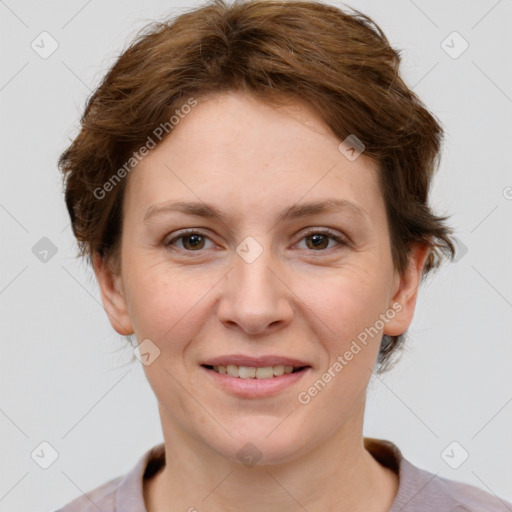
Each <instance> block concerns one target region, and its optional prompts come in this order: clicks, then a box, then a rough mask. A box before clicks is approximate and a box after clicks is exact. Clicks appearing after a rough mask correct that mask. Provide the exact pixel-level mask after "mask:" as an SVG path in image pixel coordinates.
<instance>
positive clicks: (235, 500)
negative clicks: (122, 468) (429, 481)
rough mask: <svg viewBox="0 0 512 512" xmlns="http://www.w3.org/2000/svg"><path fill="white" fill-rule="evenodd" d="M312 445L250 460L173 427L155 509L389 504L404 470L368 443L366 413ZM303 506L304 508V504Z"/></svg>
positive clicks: (152, 496)
mask: <svg viewBox="0 0 512 512" xmlns="http://www.w3.org/2000/svg"><path fill="white" fill-rule="evenodd" d="M362 412H363V414H361V415H358V417H357V419H356V420H352V422H351V424H345V425H344V426H343V428H341V429H339V430H338V431H337V432H335V433H334V435H332V436H331V437H330V438H329V439H328V440H327V441H326V442H324V443H323V444H321V445H320V446H318V447H315V448H314V449H313V450H311V451H310V452H308V453H306V454H304V455H302V456H300V457H295V458H293V459H292V460H290V461H289V462H286V463H282V464H267V465H255V466H252V467H250V468H249V467H246V466H244V465H243V464H240V463H239V462H233V461H230V460H228V459H226V458H224V457H222V456H220V455H219V454H217V453H214V452H212V451H211V449H210V448H209V447H205V446H204V444H201V443H200V442H199V441H197V440H191V439H190V436H188V435H187V433H186V432H183V431H180V430H176V429H172V430H171V429H165V430H164V440H165V456H166V464H165V467H164V468H163V469H162V470H161V471H160V472H159V473H158V474H157V475H155V476H154V477H153V478H152V479H151V480H150V481H149V482H147V484H146V487H145V489H144V491H145V500H146V504H147V505H146V508H147V510H148V512H156V511H157V510H158V511H159V510H168V511H170V512H174V511H175V510H176V511H178V510H181V511H183V510H190V511H191V512H193V511H194V510H196V511H200V512H203V511H204V512H206V511H209V512H220V511H225V512H231V511H235V510H236V511H240V510H242V511H243V510H251V512H260V511H261V512H263V511H265V512H267V511H268V510H279V511H282V512H287V511H296V510H299V509H300V508H302V509H303V510H304V509H305V510H308V511H310V512H312V511H317V510H318V511H319V510H344V511H350V512H363V511H364V512H387V511H389V509H390V508H391V505H392V503H393V500H394V498H395V496H396V493H397V490H398V477H397V475H396V474H395V473H394V472H393V471H391V470H390V469H388V468H385V467H384V466H382V465H381V464H379V463H378V462H377V461H376V460H375V459H374V458H373V457H372V455H371V454H370V453H369V452H368V451H367V450H366V449H365V447H364V442H363V437H362V417H363V416H364V407H363V411H362ZM298 507H299V508H298Z"/></svg>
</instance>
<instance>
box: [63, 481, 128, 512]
mask: <svg viewBox="0 0 512 512" xmlns="http://www.w3.org/2000/svg"><path fill="white" fill-rule="evenodd" d="M122 480H123V477H122V476H119V477H117V478H113V479H112V480H109V481H108V482H106V483H104V484H102V485H100V486H99V487H96V489H93V490H92V491H89V492H87V493H85V494H82V495H81V496H79V497H78V498H75V499H74V500H73V501H70V502H69V503H68V504H67V505H64V506H63V507H62V508H60V509H59V510H57V511H56V512H98V509H99V510H101V511H102V512H113V511H114V510H115V496H116V492H117V489H118V488H119V484H120V483H121V481H122Z"/></svg>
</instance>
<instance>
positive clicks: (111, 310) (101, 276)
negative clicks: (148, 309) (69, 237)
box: [93, 254, 134, 336]
mask: <svg viewBox="0 0 512 512" xmlns="http://www.w3.org/2000/svg"><path fill="white" fill-rule="evenodd" d="M114 266H115V267H118V265H113V263H112V262H111V261H110V260H109V259H108V258H102V257H101V256H100V255H99V254H95V255H94V256H93V268H94V273H95V274H96V279H97V280H98V284H99V287H100V292H101V300H102V302H103V307H104V308H105V312H106V313H107V316H108V319H109V320H110V323H111V325H112V327H113V328H114V329H115V330H116V331H117V332H118V333H119V334H121V335H123V336H127V335H129V334H133V332H134V331H133V326H132V322H131V319H130V315H129V314H128V308H127V304H126V299H125V296H124V290H123V287H122V280H121V274H120V272H118V271H117V270H115V269H114Z"/></svg>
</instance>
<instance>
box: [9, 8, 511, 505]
mask: <svg viewBox="0 0 512 512" xmlns="http://www.w3.org/2000/svg"><path fill="white" fill-rule="evenodd" d="M333 3H334V2H333ZM347 3H348V5H351V6H353V7H355V8H356V9H360V10H362V11H363V12H365V13H366V14H369V15H370V16H371V17H372V18H373V19H374V20H375V21H376V22H377V23H378V24H379V25H380V26H381V27H382V29H383V30H384V32H385V33H386V35H387V36H388V37H389V39H390V41H391V43H392V44H393V45H394V46H395V47H398V48H401V49H403V58H404V61H403V67H402V73H403V76H404V78H405V79H406V82H407V83H408V84H409V86H411V87H412V88H413V89H414V91H415V92H417V93H418V94H419V96H420V98H421V99H422V100H423V101H424V102H425V103H426V105H427V106H428V107H429V108H430V109H431V110H432V111H433V112H434V113H435V114H436V115H437V116H438V117H439V119H440V120H441V122H442V124H443V126H444V128H445V130H446V142H445V145H444V151H443V158H442V164H441V168H440V171H439V174H438V176H437V178H436V181H435V185H434V188H433V198H432V203H433V205H434V207H435V208H436V211H437V212H438V213H439V214H445V213H449V214H452V218H451V224H452V225H453V226H454V228H455V229H456V230H457V237H458V238H459V239H460V241H461V243H462V244H463V245H461V246H460V249H461V250H460V251H459V254H458V258H459V259H458V261H457V262H456V263H454V264H451V265H445V266H444V267H443V268H442V269H441V271H439V272H438V274H437V275H436V276H434V277H433V278H431V279H430V281H429V282H427V283H426V284H425V285H424V286H423V287H422V289H421V290H420V296H419V300H418V304H417V310H416V315H415V318H414V322H413V325H412V326H411V329H410V330H409V342H408V345H407V350H406V352H405V353H404V355H403V357H402V359H401V361H400V363H399V364H398V366H397V367H396V368H395V369H394V371H392V372H391V373H390V374H388V375H386V376H382V377H380V378H374V379H373V380H372V382H371V386H370V392H369V397H368V406H367V414H366V425H365V432H364V433H365V435H366V436H372V437H378V438H384V439H389V440H391V441H393V442H395V443H396V444H398V446H399V447H400V448H401V449H402V451H403V453H404V455H405V456H406V458H408V459H409V460H410V461H412V462H413V463H414V464H416V465H418V466H420V467H423V468H425V469H428V470H429V471H432V472H433V473H436V474H439V475H440V476H444V477H447V478H451V479H455V480H460V481H463V482H467V483H470V484H473V485H476V486H477V487H480V488H482V489H484V490H486V491H487V492H491V493H496V494H497V495H499V496H501V497H502V498H503V499H507V500H509V501H511V500H512V462H511V461H512V436H511V435H510V432H511V425H512V372H511V369H512V368H511V367H512V364H511V361H512V339H511V335H510V325H511V320H512V273H511V272H510V262H511V261H512V242H511V237H510V234H511V230H510V219H511V217H512V172H511V168H512V166H511V156H510V145H511V142H510V141H511V135H512V133H511V132H512V129H511V123H510V117H511V114H512V99H511V97H512V73H511V66H510V51H509V50H510V48H511V47H512V32H510V31H509V30H508V31H507V29H509V27H510V24H511V21H512V2H511V1H510V0H508V1H507V0H501V1H496V0H485V1H472V2H468V1H462V0H460V1H452V2H444V1H440V0H437V1H429V2H427V1H425V0H422V1H420V0H416V1H414V2H413V1H412V0H393V1H386V2H378V1H374V2H371V1H362V0H354V1H352V2H347ZM193 5H196V4H195V3H194V2H186V1H185V0H183V1H182V2H175V1H167V2H166V1H156V0H155V1H149V0H147V1H144V0H138V1H135V0H131V1H127V0H124V1H121V0H115V1H114V0H111V1H108V2H99V1H98V0H89V1H69V0H68V1H64V0H60V1H57V0H54V1H46V2H36V1H17V2H16V1H14V0H6V1H0V38H1V41H0V48H2V51H1V55H0V59H1V60H0V109H1V110H0V112H1V116H0V130H1V134H0V173H1V184H2V186H1V188H0V225H1V235H2V243H1V244H0V257H1V261H0V269H1V270H0V307H1V323H0V326H1V329H2V339H1V358H0V365H1V368H0V390H1V391H0V393H1V396H0V431H1V441H0V475H1V476H0V511H9V512H13V511H15V512H16V511H34V512H35V511H36V510H37V511H42V510H48V511H51V510H55V509H56V508H58V507H59V506H61V505H63V504H64V503H66V502H68V501H70V500H71V499H72V498H74V497H75V496H77V495H78V494H80V493H81V492H84V491H88V490H90V489H92V488H94V487H96V486H98V485H100V484H101V483H103V482H105V481H106V480H108V479H111V478H113V477H115V476H118V475H120V474H123V473H125V472H126V471H128V470H129V469H131V468H132V467H133V465H134V464H135V462H136V461H137V460H138V458H139V457H140V456H141V455H142V453H143V452H144V451H145V450H147V449H148V448H150V447H151V446H153V445H154V444H156V443H159V442H161V440H162V435H161V428H160V422H159V417H158V414H157V408H156V399H155V398H154V396H153V394H152V391H151V389H150V388H149V385H148V384H147V382H146V380H145V377H144V374H143V371H142V369H141V365H140V363H139V362H138V361H137V360H136V359H134V358H133V354H132V351H131V348H130V346H129V345H127V344H126V343H125V341H124V340H123V339H122V338H121V337H120V336H119V335H117V334H116V333H115V331H114V330H113V329H112V328H111V327H110V324H109V323H108V320H107V317H106V315H105V313H104V311H103V307H102V305H101V301H100V296H99V292H98V288H97V285H96V283H95V281H94V278H93V274H92V271H90V270H89V269H88V268H87V267H86V265H85V263H82V262H80V261H78V260H77V259H76V258H75V249H76V247H75V243H74V239H73V237H72V233H71V230H70V227H69V220H68V217H67V212H66V210H65V206H64V201H63V197H62V191H61V184H60V176H59V173H58V171H57V168H56V161H57V158H58V156H59V155H60V153H61V152H62V150H63V149H64V148H65V147H66V145H67V144H68V142H69V137H73V136H74V135H76V133H77V127H78V120H79V116H80V114H81V112H82V110H83V106H84V102H85V99H86V97H87V96H88V94H89V93H90V91H91V90H92V89H94V88H95V87H96V86H97V85H98V83H99V81H100V79H101V77H102V76H103V74H104V73H105V72H106V70H107V69H108V67H109V66H110V65H111V64H112V63H113V61H114V59H115V58H116V55H117V54H118V53H119V52H120V51H121V50H122V49H123V48H124V47H125V46H126V45H127V44H128V43H129V41H130V40H131V39H132V37H133V36H134V35H135V33H136V31H137V30H138V29H139V28H141V27H142V26H143V25H145V24H146V23H147V22H148V21H150V20H152V19H155V18H159V17H161V16H164V15H167V14H171V13H178V12H180V10H183V9H184V8H188V7H190V6H193ZM338 5H341V4H338ZM43 31H47V32H48V33H49V34H51V36H52V37H53V38H54V39H55V40H56V41H57V42H58V45H59V46H58V48H57V50H56V51H55V52H54V53H53V54H52V55H50V56H49V57H48V58H46V59H43V58H41V57H40V55H39V54H38V53H36V51H34V50H33V49H32V47H31V44H32V42H33V41H34V40H35V41H36V43H37V41H40V38H39V39H38V37H39V34H40V33H41V32H43ZM453 31H457V32H458V33H460V34H461V36H462V37H463V38H464V39H465V40H466V41H467V42H468V43H469V48H468V49H467V50H466V51H465V52H464V53H463V54H462V55H460V56H459V57H458V58H452V57H451V56H450V55H448V54H447V53H446V51H445V50H444V49H443V47H442V46H441V43H442V41H443V40H445V39H446V37H447V36H449V34H451V33H452V32H453ZM452 41H453V42H452ZM39 44H40V45H42V44H41V43H39ZM448 44H449V45H450V46H453V48H452V50H451V51H452V52H453V51H456V50H458V49H459V48H461V46H460V41H457V40H456V39H455V40H454V39H453V36H452V39H448ZM45 48H47V49H48V48H49V46H48V40H47V44H45ZM43 237H47V238H48V239H49V240H50V241H51V243H52V244H53V245H54V246H55V249H54V250H57V252H56V254H55V255H52V252H51V250H50V252H49V253H48V254H47V256H46V260H47V261H46V262H44V261H41V260H40V258H42V257H43V255H44V253H41V252H40V251H41V250H43V249H45V247H46V248H48V247H47V246H48V242H47V241H43V242H40V240H41V238H43ZM37 244H39V245H37ZM41 244H42V245H41ZM45 244H46V245H45ZM34 246H35V247H36V248H35V249H33V248H34ZM465 251H467V252H465ZM34 253H35V254H34ZM37 256H39V257H37ZM43 441H46V442H48V443H50V445H52V446H53V447H54V448H55V449H56V450H57V452H58V458H57V460H56V461H55V462H54V463H53V464H52V465H51V466H50V467H49V468H48V469H42V468H41V467H40V466H39V465H38V464H36V462H34V460H33V459H32V458H31V453H32V452H33V451H34V450H35V449H38V447H39V445H40V443H41V442H43ZM453 441H456V442H457V443H459V444H460V446H462V447H463V449H465V450H466V451H467V452H468V453H469V458H468V459H467V460H466V461H465V462H464V463H463V464H462V465H461V466H460V467H459V468H458V469H452V468H451V467H450V466H449V465H448V464H447V462H445V460H444V459H443V457H442V456H441V453H442V452H443V450H444V449H445V448H446V447H447V446H448V445H449V444H450V443H452V442H453ZM39 450H40V448H39ZM460 453H461V448H459V447H456V449H455V451H454V452H453V454H452V453H450V454H451V455H454V456H455V458H457V457H459V456H460ZM46 454H48V450H47V451H46ZM452 459H453V457H452Z"/></svg>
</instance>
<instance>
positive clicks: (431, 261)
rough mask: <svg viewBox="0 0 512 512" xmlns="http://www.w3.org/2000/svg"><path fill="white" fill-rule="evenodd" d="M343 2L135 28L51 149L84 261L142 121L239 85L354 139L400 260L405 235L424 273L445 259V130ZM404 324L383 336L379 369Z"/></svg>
mask: <svg viewBox="0 0 512 512" xmlns="http://www.w3.org/2000/svg"><path fill="white" fill-rule="evenodd" d="M351 11H352V12H351V13H350V12H344V11H342V10H341V9H339V8H337V7H334V6H331V5H328V4H325V3H321V2H319V1H314V0H313V1H301V0H291V1H279V0H245V1H244V0H240V1H239V0H235V1H234V2H233V3H232V4H228V3H226V2H225V1H224V0H212V1H210V2H208V3H206V4H203V5H201V6H200V7H198V8H195V9H193V10H189V11H186V12H184V13H182V14H180V15H179V16H177V17H175V18H173V19H169V20H164V21H161V20H160V21H154V22H152V23H150V24H149V25H146V26H145V27H144V28H143V29H142V30H141V31H139V33H138V34H137V36H136V38H135V39H134V40H133V42H132V43H131V44H130V45H129V47H128V48H127V49H126V50H125V51H124V52H123V53H122V54H121V56H120V57H119V58H118V59H117V60H116V62H115V63H114V65H113V66H112V67H111V69H110V70H109V71H108V73H107V74H106V75H105V76H104V78H103V80H102V82H101V84H100V85H99V86H98V87H97V89H96V90H95V91H94V92H93V93H92V94H91V96H90V97H89V99H88V100H87V104H86V108H85V111H84V113H83V115H82V117H81V129H80V132H79V133H78V135H77V136H76V138H75V139H74V140H73V141H72V143H71V144H70V146H69V147H68V148H67V149H66V150H65V151H64V152H63V153H62V155H61V156H60V158H59V162H58V164H59V168H60V169H61V171H62V173H63V180H64V183H65V199H66V206H67V209H68V211H69V215H70V217H71V223H72V228H73V233H74V235H75V237H76V239H77V241H78V245H79V255H80V256H87V257H88V260H89V263H91V264H92V258H93V255H94V254H97V255H99V256H101V257H105V258H106V257H109V258H110V257H113V256H116V255H117V253H118V249H119V245H120V244H119V242H120V236H121V221H122V202H123V193H124V189H125V185H126V179H122V180H121V179H120V180H118V181H119V182H117V181H116V182H115V183H114V182H112V178H114V175H116V172H117V177H118V178H119V177H120V176H121V175H122V176H123V177H124V176H125V175H126V169H127V167H126V163H127V162H129V161H135V160H134V159H133V155H134V154H135V151H136V150H138V149H139V148H141V147H142V146H143V145H144V144H146V143H147V141H148V136H149V135H150V133H151V131H152V130H153V131H154V129H155V127H157V126H164V125H165V126H168V125H169V119H170V118H171V116H172V115H173V114H174V113H175V112H176V110H177V109H179V108H180V107H181V106H182V105H184V104H186V103H187V99H189V98H191V97H196V98H200V97H201V96H203V97H204V96H206V95H208V94H215V93H220V92H227V91H230V90H236V91H243V92H246V93H250V94H255V95H257V97H258V98H260V99H261V100H263V101H266V102H267V103H273V104H278V103H279V101H281V100H290V99H293V98H301V99H305V100H306V101H309V102H310V103H311V104H312V105H313V106H314V108H315V109H316V110H317V111H318V112H319V114H320V115H321V116H322V118H323V119H324V121H325V123H326V124H327V125H328V126H329V127H330V128H331V129H332V131H333V132H334V134H336V135H337V136H338V137H339V138H340V140H344V139H345V138H346V137H347V136H349V135H352V136H356V137H357V139H359V140H360V141H362V142H363V144H364V146H365V149H364V154H365V155H366V156H367V157H370V158H373V159H375V160H376V161H377V162H378V163H379V180H380V185H381V189H382V193H383V197H384V200H385V204H386V211H387V218H388V223H389V227H390V243H391V250H392V259H393V264H394V267H395V269H396V270H397V271H399V272H400V273H403V271H404V270H405V269H406V267H407V263H408V256H409V254H410V248H411V244H412V243H414V242H421V243H424V244H426V245H427V246H428V247H429V248H430V253H429V255H428V257H427V261H426V264H425V267H424V271H423V274H422V278H424V277H425V275H427V274H428V273H429V272H430V271H431V270H433V269H434V268H436V267H438V266H439V264H440V261H441V259H442V253H444V254H445V255H447V256H449V257H450V258H451V259H453V258H454V256H455V246H454V243H453V242H452V240H451V239H450V233H452V230H451V228H449V227H448V226H447V225H445V221H446V220H447V219H448V217H446V216H445V217H439V216H436V215H434V214H433V213H432V211H431V209H430V207H429V205H428V196H429V190H430V186H431V182H432V178H433V175H434V172H435V171H436V170H437V167H438V164H439V152H440V145H441V141H442V136H443V130H442V128H441V126H440V124H439V122H438V121H437V120H436V119H435V118H434V117H433V115H432V114H430V113H429V112H428V111H427V109H426V108H425V106H424V105H423V103H422V102H421V101H420V100H419V98H418V97H417V96H416V95H415V94H414V93H413V92H412V91H411V90H410V89H409V88H408V87H407V86H406V85H405V83H404V82H403V80H402V79H401V77H400V76H399V73H398V71H399V64H400V59H401V56H400V51H397V50H395V49H393V48H392V47H391V46H390V44H389V42H388V40H387V38H386V36H385V35H384V33H383V32H382V30H381V29H380V28H379V27H378V25H377V24H376V23H375V22H373V21H372V20H371V19H370V18H369V17H367V16H366V15H364V14H362V13H361V12H359V11H357V10H355V9H351ZM165 123H167V124H165ZM168 133H172V131H171V130H168ZM164 139H165V137H163V138H162V139H161V140H164ZM159 142H161V141H160V140H159V141H158V143H159ZM130 159H131V160H130ZM121 168H124V169H125V172H123V173H120V172H119V171H120V170H121ZM108 182H110V184H111V186H109V187H108V194H104V197H101V198H98V197H97V196H98V190H102V191H103V192H105V188H103V187H104V185H105V184H106V183H108ZM95 191H96V192H95ZM103 192H102V194H103ZM116 257H117V256H116ZM403 336H404V335H401V336H387V335H384V336H383V339H382V342H381V347H380V352H379V356H378V368H377V371H378V372H379V373H381V372H383V371H385V370H387V369H388V368H389V367H390V366H391V364H390V363H391V356H392V355H393V354H394V353H397V351H398V349H399V348H400V346H401V345H402V344H403V341H404V340H403Z"/></svg>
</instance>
